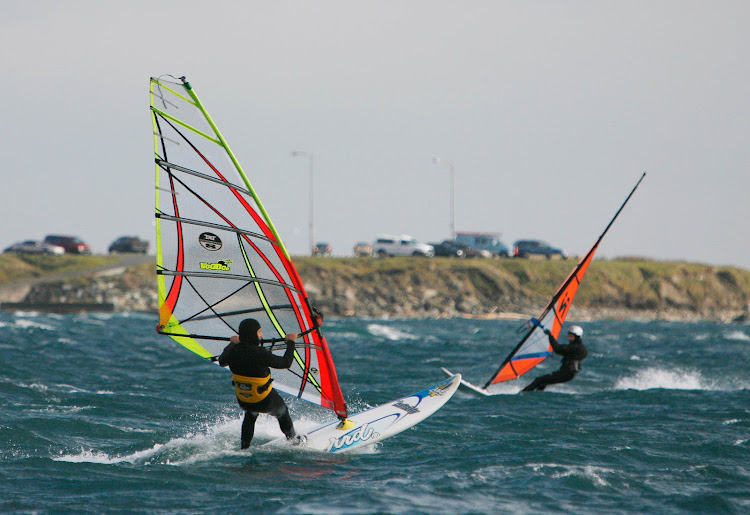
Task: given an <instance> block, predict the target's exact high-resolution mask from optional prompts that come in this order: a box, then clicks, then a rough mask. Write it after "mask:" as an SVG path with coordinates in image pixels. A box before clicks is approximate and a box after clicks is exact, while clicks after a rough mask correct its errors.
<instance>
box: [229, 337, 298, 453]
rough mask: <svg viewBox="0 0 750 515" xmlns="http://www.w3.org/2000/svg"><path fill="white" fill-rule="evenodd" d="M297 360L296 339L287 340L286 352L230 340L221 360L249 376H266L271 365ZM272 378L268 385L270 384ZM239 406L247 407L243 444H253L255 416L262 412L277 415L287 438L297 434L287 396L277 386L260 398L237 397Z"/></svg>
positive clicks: (273, 366)
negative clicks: (295, 357) (247, 399)
mask: <svg viewBox="0 0 750 515" xmlns="http://www.w3.org/2000/svg"><path fill="white" fill-rule="evenodd" d="M293 360H294V342H289V341H287V342H286V352H285V353H284V355H283V356H277V355H275V354H273V353H271V351H269V350H268V349H264V348H263V347H261V346H259V345H255V344H253V343H249V342H240V343H237V344H235V343H230V344H229V345H227V346H226V347H225V348H224V351H223V352H222V353H221V356H219V364H220V365H221V366H222V367H226V366H229V369H230V370H231V371H232V373H233V374H238V375H241V376H247V377H257V378H264V377H268V376H270V374H271V370H270V369H269V367H270V368H289V367H290V366H291V365H292V361H293ZM270 387H271V385H270V381H269V384H268V386H267V387H266V389H267V388H270ZM237 402H238V403H239V405H240V407H241V408H242V409H243V410H244V411H245V418H244V420H243V421H242V437H241V438H242V448H243V449H246V448H248V447H249V446H250V441H251V440H252V439H253V434H255V420H256V419H257V418H258V414H260V413H268V414H270V415H273V416H274V417H276V418H277V419H278V421H279V427H280V428H281V430H282V431H283V432H284V434H285V435H286V437H287V438H289V439H291V438H293V437H294V435H295V431H294V424H293V423H292V417H290V416H289V410H288V409H287V407H286V403H285V402H284V399H282V398H281V395H279V392H277V391H276V390H275V389H273V390H271V392H270V393H269V394H268V395H267V396H266V397H265V398H264V399H263V400H261V401H260V402H252V403H251V402H243V401H241V400H239V399H237Z"/></svg>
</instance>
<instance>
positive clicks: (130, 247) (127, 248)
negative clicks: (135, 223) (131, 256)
mask: <svg viewBox="0 0 750 515" xmlns="http://www.w3.org/2000/svg"><path fill="white" fill-rule="evenodd" d="M115 252H136V253H139V254H145V253H146V252H148V242H147V241H146V240H142V239H140V238H137V237H135V236H120V237H119V238H117V239H116V240H115V241H113V242H112V244H111V245H110V246H109V253H110V254H113V253H115Z"/></svg>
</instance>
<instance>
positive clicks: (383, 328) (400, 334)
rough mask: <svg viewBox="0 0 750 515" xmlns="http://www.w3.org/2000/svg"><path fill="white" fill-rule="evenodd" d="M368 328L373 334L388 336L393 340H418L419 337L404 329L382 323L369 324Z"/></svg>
mask: <svg viewBox="0 0 750 515" xmlns="http://www.w3.org/2000/svg"><path fill="white" fill-rule="evenodd" d="M367 330H368V331H369V332H370V334H372V335H373V336H382V337H384V338H388V339H389V340H392V341H395V342H397V341H399V340H416V339H417V337H416V336H414V335H412V334H409V333H405V332H404V331H399V330H398V329H396V328H394V327H390V326H387V325H381V324H369V325H368V326H367Z"/></svg>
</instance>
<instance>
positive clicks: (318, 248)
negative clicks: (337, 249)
mask: <svg viewBox="0 0 750 515" xmlns="http://www.w3.org/2000/svg"><path fill="white" fill-rule="evenodd" d="M312 255H313V256H330V255H331V246H330V245H329V244H328V243H325V242H322V241H319V242H318V243H316V244H315V246H314V247H313V249H312Z"/></svg>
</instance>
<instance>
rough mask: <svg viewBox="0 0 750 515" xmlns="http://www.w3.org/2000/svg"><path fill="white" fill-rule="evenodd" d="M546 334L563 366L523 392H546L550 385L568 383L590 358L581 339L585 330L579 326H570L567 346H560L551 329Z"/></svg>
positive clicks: (545, 331) (535, 380) (535, 381)
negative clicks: (583, 362) (582, 363)
mask: <svg viewBox="0 0 750 515" xmlns="http://www.w3.org/2000/svg"><path fill="white" fill-rule="evenodd" d="M544 333H545V334H546V335H547V336H548V337H549V343H550V345H551V346H552V350H554V351H555V353H556V354H560V355H561V356H562V357H563V359H562V364H561V365H560V369H559V370H557V371H556V372H552V373H551V374H547V375H543V376H541V377H537V378H536V379H534V381H533V382H532V383H531V384H530V385H529V386H527V387H526V388H524V389H523V390H521V391H523V392H533V391H537V390H539V391H541V390H544V389H545V388H546V387H547V386H548V385H551V384H558V383H567V382H568V381H570V380H571V379H573V378H574V377H575V376H576V374H577V373H578V372H579V371H580V370H581V362H582V361H583V360H584V359H585V358H586V356H588V354H589V351H588V349H586V346H585V345H584V344H583V340H582V339H581V337H582V336H583V329H582V328H581V327H580V326H578V325H572V326H570V329H568V342H569V343H567V344H562V345H561V344H559V343H558V342H557V340H556V339H555V337H554V336H552V333H550V331H549V329H545V330H544Z"/></svg>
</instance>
